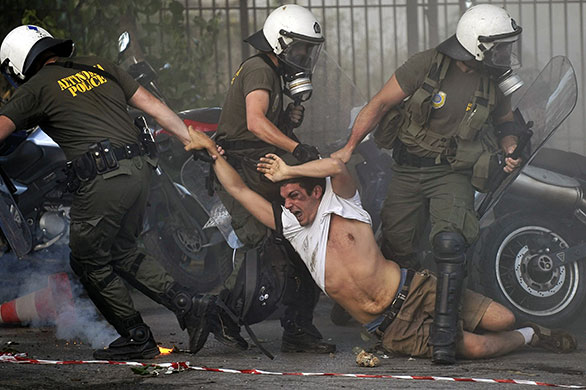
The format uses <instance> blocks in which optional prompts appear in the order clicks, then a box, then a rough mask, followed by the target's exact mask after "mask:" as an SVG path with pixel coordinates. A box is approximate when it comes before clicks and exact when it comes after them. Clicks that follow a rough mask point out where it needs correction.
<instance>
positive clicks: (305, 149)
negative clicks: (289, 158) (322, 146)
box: [293, 144, 319, 163]
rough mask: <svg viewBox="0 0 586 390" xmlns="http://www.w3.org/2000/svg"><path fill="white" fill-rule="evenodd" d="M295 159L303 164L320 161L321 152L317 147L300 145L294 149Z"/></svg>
mask: <svg viewBox="0 0 586 390" xmlns="http://www.w3.org/2000/svg"><path fill="white" fill-rule="evenodd" d="M293 157H295V158H296V159H297V160H298V161H299V162H301V163H306V162H308V161H311V160H317V159H319V150H317V148H316V147H315V146H311V145H307V144H299V145H297V146H296V147H295V149H293Z"/></svg>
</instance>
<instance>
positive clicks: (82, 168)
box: [71, 153, 97, 182]
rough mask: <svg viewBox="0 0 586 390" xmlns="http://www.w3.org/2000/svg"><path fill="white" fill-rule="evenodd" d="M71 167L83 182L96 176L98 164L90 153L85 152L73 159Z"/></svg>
mask: <svg viewBox="0 0 586 390" xmlns="http://www.w3.org/2000/svg"><path fill="white" fill-rule="evenodd" d="M71 167H72V168H73V171H74V172H75V176H76V177H77V178H78V179H79V181H81V182H86V181H90V180H93V178H94V177H96V174H97V172H96V165H95V164H94V160H93V158H92V157H91V156H90V155H89V153H84V154H82V155H81V156H79V157H77V158H76V159H74V160H73V161H71Z"/></svg>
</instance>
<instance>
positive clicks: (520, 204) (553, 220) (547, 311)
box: [472, 56, 586, 326]
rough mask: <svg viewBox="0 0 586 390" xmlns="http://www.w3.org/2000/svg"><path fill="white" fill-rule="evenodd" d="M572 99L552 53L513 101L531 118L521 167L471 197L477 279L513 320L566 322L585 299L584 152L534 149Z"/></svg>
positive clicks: (564, 65)
mask: <svg viewBox="0 0 586 390" xmlns="http://www.w3.org/2000/svg"><path fill="white" fill-rule="evenodd" d="M576 100H577V82H576V76H575V73H574V70H573V68H572V65H571V63H570V62H569V60H568V59H567V58H565V57H561V56H558V57H554V58H552V59H551V61H550V62H549V63H548V64H547V65H546V67H545V68H544V69H543V70H542V71H541V73H540V74H539V75H538V76H537V78H536V79H535V81H534V82H533V83H532V84H531V86H530V87H529V88H528V89H527V90H526V92H525V94H524V95H523V96H522V97H521V98H520V100H519V102H518V103H517V104H516V105H517V108H518V110H519V113H520V114H521V115H522V117H523V121H524V122H527V121H530V120H531V121H533V126H532V131H533V133H534V135H533V136H532V137H531V141H530V145H529V147H528V155H529V157H528V158H527V159H526V161H525V164H526V165H525V166H524V167H523V168H522V169H520V170H518V171H517V172H516V173H515V174H513V175H511V176H510V177H508V178H507V179H506V180H505V181H504V182H503V183H502V184H501V186H500V187H499V188H497V189H496V190H495V191H494V193H493V194H492V195H491V194H489V195H487V196H483V197H478V198H477V200H478V202H477V205H478V211H479V212H480V213H481V214H482V218H481V220H480V222H481V233H480V239H479V240H478V242H477V243H476V245H475V246H474V248H473V250H472V266H473V268H474V270H475V271H476V272H473V273H474V274H475V275H476V276H477V278H476V279H477V282H478V285H479V286H481V287H482V289H483V292H484V293H485V294H486V295H489V296H491V297H493V298H494V299H496V300H498V301H499V302H501V303H503V304H505V305H506V306H508V307H509V308H511V309H512V310H513V311H514V312H515V314H516V315H517V316H518V317H520V318H521V319H525V320H530V321H536V322H540V323H543V324H546V325H549V326H560V325H565V324H568V323H569V322H571V321H573V320H574V319H576V318H577V317H578V316H579V314H580V312H581V311H582V308H583V305H584V303H585V302H586V263H585V262H584V260H585V259H586V218H585V217H586V214H585V213H586V199H585V198H584V194H585V190H586V174H585V172H584V171H583V170H581V167H583V166H585V165H584V164H585V163H586V157H584V156H581V155H578V154H575V153H571V152H567V151H563V150H559V149H551V148H542V146H543V145H544V144H545V143H546V141H547V140H548V139H549V138H550V137H551V136H552V135H553V133H554V132H555V130H556V129H557V128H558V127H559V126H560V125H561V123H562V122H563V121H564V120H565V118H566V117H567V116H568V115H569V114H570V113H571V112H572V110H573V108H574V106H575V104H576ZM491 198H492V199H491ZM480 275H482V277H479V276H480Z"/></svg>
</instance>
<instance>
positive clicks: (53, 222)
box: [0, 127, 72, 258]
mask: <svg viewBox="0 0 586 390" xmlns="http://www.w3.org/2000/svg"><path fill="white" fill-rule="evenodd" d="M65 164H66V160H65V155H64V154H63V151H62V150H61V149H60V148H59V146H57V144H56V143H54V142H53V140H51V139H50V138H49V137H48V136H47V135H46V134H45V133H44V132H43V131H42V130H41V129H40V128H38V127H37V128H34V129H32V130H30V131H28V132H23V131H19V132H15V133H13V134H11V135H10V136H9V137H8V138H7V139H6V140H5V141H4V143H3V144H2V146H1V147H0V194H1V197H2V201H0V227H1V229H2V237H1V238H2V239H1V244H0V246H1V254H2V255H4V254H5V253H7V252H9V251H10V250H11V249H12V251H13V252H14V254H15V255H16V256H17V257H18V258H22V257H24V256H26V255H27V254H29V253H31V252H37V251H41V250H43V249H47V248H49V247H51V246H53V245H54V244H56V243H58V242H60V243H62V242H66V241H67V238H68V234H69V209H70V206H71V201H72V196H71V194H70V193H67V192H65V191H64V186H63V183H64V181H65V179H66V174H65Z"/></svg>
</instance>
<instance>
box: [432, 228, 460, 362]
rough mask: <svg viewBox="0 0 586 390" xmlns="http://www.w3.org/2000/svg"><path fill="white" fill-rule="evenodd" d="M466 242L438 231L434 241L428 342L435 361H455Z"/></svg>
mask: <svg viewBox="0 0 586 390" xmlns="http://www.w3.org/2000/svg"><path fill="white" fill-rule="evenodd" d="M465 251H466V241H465V240H464V237H463V236H462V235H461V234H459V233H453V232H441V233H438V234H437V235H436V236H435V237H434V240H433V253H434V256H435V261H436V263H437V287H436V300H435V317H434V320H433V324H432V327H431V335H430V340H429V344H430V345H432V357H431V360H432V362H433V363H435V364H454V363H455V362H456V336H457V334H458V319H459V309H460V300H461V297H462V290H463V287H464V278H465V277H466V257H465Z"/></svg>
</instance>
